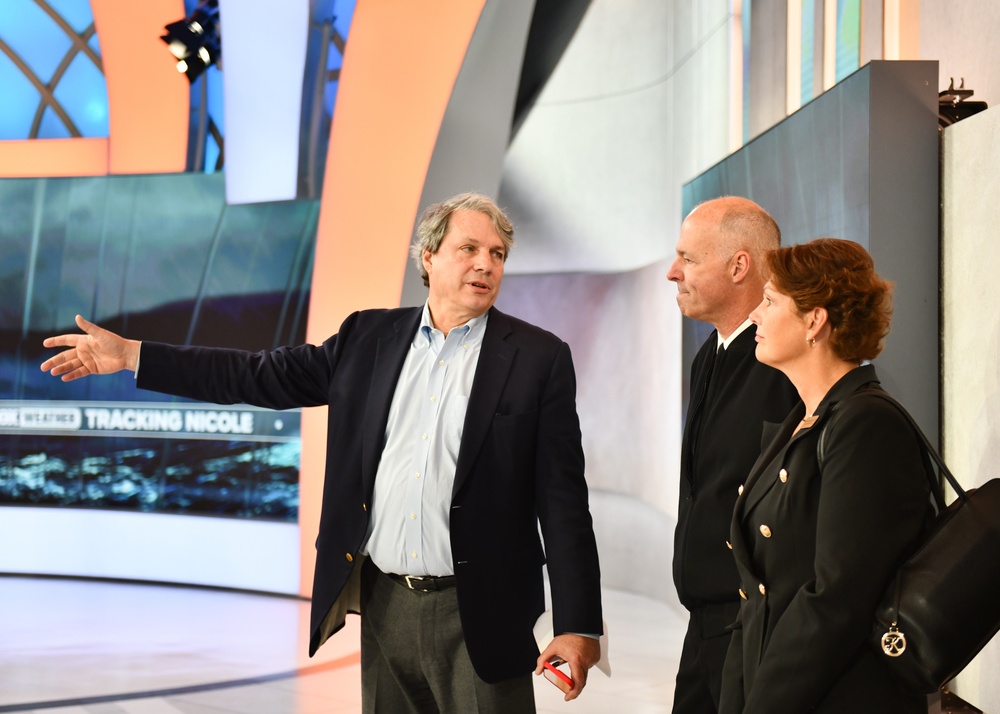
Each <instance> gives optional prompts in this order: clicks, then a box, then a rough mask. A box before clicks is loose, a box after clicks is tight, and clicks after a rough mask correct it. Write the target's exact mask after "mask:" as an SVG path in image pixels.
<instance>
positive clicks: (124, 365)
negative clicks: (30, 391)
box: [42, 315, 139, 382]
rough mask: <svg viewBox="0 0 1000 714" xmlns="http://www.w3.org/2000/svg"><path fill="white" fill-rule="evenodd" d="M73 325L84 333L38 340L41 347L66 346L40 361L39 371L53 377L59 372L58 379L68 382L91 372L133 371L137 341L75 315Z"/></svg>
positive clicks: (137, 357)
mask: <svg viewBox="0 0 1000 714" xmlns="http://www.w3.org/2000/svg"><path fill="white" fill-rule="evenodd" d="M76 324H77V326H78V327H79V328H80V329H81V330H83V332H84V334H82V335H59V336H57V337H48V338H46V339H45V341H44V342H43V343H42V344H43V345H44V346H45V347H69V349H68V350H64V351H63V352H60V353H59V354H57V355H55V356H54V357H50V358H49V359H47V360H45V361H44V362H42V371H43V372H51V373H52V376H53V377H58V376H60V375H61V376H62V381H64V382H72V381H73V380H74V379H79V378H80V377H86V376H89V375H91V374H112V373H114V372H118V371H121V370H123V369H130V370H132V371H133V372H134V371H135V369H136V366H137V365H138V361H139V342H138V341H137V340H126V339H125V338H124V337H120V336H118V335H116V334H115V333H113V332H108V331H107V330H105V329H104V328H101V327H98V326H97V325H95V324H94V323H92V322H88V321H87V320H84V319H83V318H82V317H80V316H79V315H77V316H76Z"/></svg>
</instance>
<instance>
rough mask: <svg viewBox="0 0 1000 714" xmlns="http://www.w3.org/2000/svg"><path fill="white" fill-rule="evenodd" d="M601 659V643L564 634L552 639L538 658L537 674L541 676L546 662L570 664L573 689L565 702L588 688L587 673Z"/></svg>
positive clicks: (590, 638) (568, 693) (592, 639)
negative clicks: (558, 661) (557, 661)
mask: <svg viewBox="0 0 1000 714" xmlns="http://www.w3.org/2000/svg"><path fill="white" fill-rule="evenodd" d="M600 658H601V643H600V642H599V641H597V640H595V639H594V638H593V637H585V636H583V635H572V634H565V633H564V634H562V635H556V636H555V637H554V638H552V642H550V643H549V646H548V647H546V648H545V651H544V652H542V653H541V654H540V655H539V656H538V661H537V663H536V666H535V674H541V673H542V669H543V666H544V664H545V662H551V661H553V660H556V659H559V660H562V661H564V662H567V663H568V664H569V672H570V678H572V680H573V688H572V689H570V690H569V691H568V692H566V696H565V700H566V701H567V702H568V701H570V700H571V699H576V698H577V697H578V696H580V692H582V691H583V688H584V687H585V686H587V671H588V670H589V669H590V668H591V667H593V666H594V665H595V664H597V660H599V659H600Z"/></svg>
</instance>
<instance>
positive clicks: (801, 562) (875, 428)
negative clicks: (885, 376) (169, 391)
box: [720, 365, 933, 714]
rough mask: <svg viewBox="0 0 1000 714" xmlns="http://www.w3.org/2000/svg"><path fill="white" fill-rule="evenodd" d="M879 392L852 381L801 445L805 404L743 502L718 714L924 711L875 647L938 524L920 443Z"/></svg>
mask: <svg viewBox="0 0 1000 714" xmlns="http://www.w3.org/2000/svg"><path fill="white" fill-rule="evenodd" d="M878 388H879V387H878V379H877V377H876V375H875V370H874V368H873V367H872V366H870V365H866V366H862V367H858V368H856V369H854V370H852V371H850V372H849V373H848V374H847V375H845V376H844V377H843V378H841V379H840V381H838V382H837V383H836V384H835V385H834V386H833V387H832V388H831V389H830V391H829V392H828V393H827V395H826V397H825V398H824V399H823V401H822V402H821V404H820V405H819V407H818V409H817V410H816V415H817V416H818V419H817V420H816V422H815V423H814V424H813V425H812V426H811V427H809V428H804V429H801V430H799V431H798V432H797V433H795V434H794V436H793V432H795V429H796V427H797V426H798V425H799V422H800V420H801V419H802V418H803V416H804V415H805V414H804V411H805V410H804V406H803V405H802V404H801V403H800V404H799V405H798V406H797V407H796V408H795V409H794V410H793V411H792V413H791V414H790V415H789V417H788V419H786V420H785V421H784V423H783V424H782V425H781V427H780V429H779V430H778V432H777V434H776V436H775V437H774V440H773V441H772V442H771V444H770V446H768V447H766V448H765V450H764V452H763V453H762V454H761V456H760V458H759V459H758V461H757V463H756V464H755V465H754V468H753V469H752V471H751V472H750V474H749V476H748V478H747V481H746V484H745V486H744V488H743V490H742V493H741V495H740V497H739V498H738V499H737V502H736V508H735V510H734V514H733V524H732V533H731V541H732V546H733V554H734V555H735V558H736V565H737V569H738V571H739V577H740V597H741V599H742V604H741V608H740V616H739V620H738V622H737V629H736V630H735V631H734V636H733V639H732V642H731V644H730V648H729V655H728V657H727V659H726V665H725V673H724V677H723V690H722V702H721V705H720V712H722V713H723V714H737V713H738V712H743V713H744V714H751V713H753V714H758V713H760V714H763V713H764V712H767V713H768V714H773V712H788V713H789V714H799V713H804V712H828V713H831V714H832V713H834V712H836V713H837V714H842V713H843V712H852V714H855V713H860V714H864V713H867V712H871V713H872V714H874V713H876V712H878V713H880V714H884V713H885V712H893V713H894V714H905V713H906V712H911V711H912V712H918V711H923V712H926V711H927V708H926V707H927V702H926V697H925V696H923V695H920V694H919V693H908V692H905V691H903V690H902V689H900V688H899V687H898V686H897V684H896V683H895V681H894V680H893V679H892V678H891V676H890V673H889V671H888V670H887V669H886V667H885V665H884V664H883V662H882V661H881V659H880V658H883V657H885V655H884V654H881V653H876V652H875V650H874V648H873V647H872V646H871V645H870V644H869V642H868V641H867V638H868V635H869V633H870V631H871V629H872V625H873V623H874V612H875V606H876V604H877V602H878V600H879V598H880V597H881V595H882V593H883V592H884V591H885V589H886V587H887V586H888V584H889V582H890V580H891V579H892V576H893V574H894V572H895V569H896V567H897V566H898V565H899V564H900V563H901V562H902V560H903V559H904V558H905V556H907V555H908V554H909V552H910V551H911V550H912V549H913V548H914V546H915V544H916V542H917V540H918V538H919V536H920V534H921V532H922V531H923V529H924V528H925V527H926V525H927V523H928V522H929V520H930V519H931V518H932V517H933V507H932V505H931V501H930V487H929V485H928V479H927V475H926V472H925V470H924V468H925V467H924V461H923V458H922V455H921V454H922V451H921V449H922V447H921V443H920V442H919V439H918V436H917V435H916V433H915V432H914V431H913V428H912V427H911V426H910V424H909V423H908V422H907V421H906V419H905V417H904V416H903V415H902V414H901V413H900V411H899V410H898V409H897V408H896V407H894V406H893V405H891V404H889V403H888V402H886V401H884V400H882V399H880V398H878V397H876V396H865V395H864V392H865V391H866V390H872V389H878ZM852 395H854V396H852ZM849 396H852V398H851V399H849V400H847V401H843V403H842V404H841V405H840V406H839V407H838V406H837V405H838V403H839V402H841V401H842V400H844V399H846V398H847V397H849ZM835 407H836V408H835ZM824 432H825V435H824ZM821 435H823V436H822V438H823V449H822V451H823V463H822V468H821V467H820V464H819V459H818V456H817V442H818V441H819V439H820V437H821ZM921 707H922V708H921Z"/></svg>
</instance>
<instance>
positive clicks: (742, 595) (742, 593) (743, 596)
mask: <svg viewBox="0 0 1000 714" xmlns="http://www.w3.org/2000/svg"><path fill="white" fill-rule="evenodd" d="M740 597H741V598H743V599H744V600H746V599H747V594H746V593H745V592H743V588H740Z"/></svg>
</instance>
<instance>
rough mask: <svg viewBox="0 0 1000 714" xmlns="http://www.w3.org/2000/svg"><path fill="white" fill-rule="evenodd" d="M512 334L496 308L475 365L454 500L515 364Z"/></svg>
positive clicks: (456, 474)
mask: <svg viewBox="0 0 1000 714" xmlns="http://www.w3.org/2000/svg"><path fill="white" fill-rule="evenodd" d="M510 332H511V323H510V320H508V319H507V316H506V315H504V314H503V313H502V312H500V311H499V310H497V309H496V308H490V313H489V321H488V322H487V323H486V333H485V334H484V335H483V345H482V347H481V348H480V351H479V363H478V364H477V365H476V376H475V378H474V379H473V381H472V393H471V394H470V395H469V405H468V407H467V408H466V412H465V425H464V426H463V428H462V445H461V446H459V448H458V460H457V461H456V463H455V486H454V488H453V489H452V498H454V497H455V495H456V494H458V492H459V491H460V490H461V489H462V485H463V484H464V483H465V480H466V479H467V478H468V476H469V472H470V471H471V470H472V464H473V462H474V461H475V459H476V455H477V454H478V453H479V449H480V447H481V446H482V443H483V439H484V438H485V437H486V432H487V430H488V429H489V427H490V423H491V422H492V421H493V416H494V414H496V409H497V404H498V403H499V401H500V395H501V394H502V393H503V388H504V385H505V384H506V383H507V375H508V374H509V373H510V368H511V366H512V365H513V364H514V354H515V353H516V352H517V348H516V347H514V346H513V345H511V344H509V343H508V342H507V341H506V337H507V335H509V334H510Z"/></svg>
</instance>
